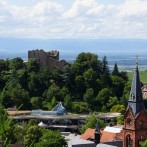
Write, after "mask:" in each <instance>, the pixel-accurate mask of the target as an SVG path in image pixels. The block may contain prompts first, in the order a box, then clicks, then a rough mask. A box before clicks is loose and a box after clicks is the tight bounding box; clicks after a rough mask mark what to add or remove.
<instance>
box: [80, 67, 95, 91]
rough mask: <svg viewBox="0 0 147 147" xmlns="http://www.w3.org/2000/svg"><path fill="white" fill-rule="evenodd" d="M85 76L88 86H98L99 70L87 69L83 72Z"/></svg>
mask: <svg viewBox="0 0 147 147" xmlns="http://www.w3.org/2000/svg"><path fill="white" fill-rule="evenodd" d="M83 77H84V80H85V86H86V87H87V88H94V87H95V86H96V84H97V83H96V80H95V79H97V78H98V77H97V72H96V71H94V70H93V69H92V68H89V69H88V70H87V71H85V72H84V73H83Z"/></svg>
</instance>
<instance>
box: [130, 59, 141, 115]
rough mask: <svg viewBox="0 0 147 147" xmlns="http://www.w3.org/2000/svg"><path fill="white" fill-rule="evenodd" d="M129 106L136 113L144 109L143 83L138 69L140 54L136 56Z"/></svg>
mask: <svg viewBox="0 0 147 147" xmlns="http://www.w3.org/2000/svg"><path fill="white" fill-rule="evenodd" d="M128 107H131V108H132V110H133V112H134V114H135V115H136V114H137V113H138V112H140V110H141V109H144V102H143V97H142V91H141V84H140V78H139V71H138V56H136V68H135V69H134V77H133V81H132V86H131V91H130V97H129V101H128Z"/></svg>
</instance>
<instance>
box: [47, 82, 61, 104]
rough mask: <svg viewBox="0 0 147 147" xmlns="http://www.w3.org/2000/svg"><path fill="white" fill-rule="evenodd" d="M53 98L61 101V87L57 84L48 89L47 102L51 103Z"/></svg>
mask: <svg viewBox="0 0 147 147" xmlns="http://www.w3.org/2000/svg"><path fill="white" fill-rule="evenodd" d="M53 97H56V99H57V100H58V101H60V100H61V99H60V97H61V95H60V87H59V86H58V85H57V84H55V83H52V84H51V86H50V87H49V88H48V90H47V93H46V101H47V102H50V101H51V100H52V98H53Z"/></svg>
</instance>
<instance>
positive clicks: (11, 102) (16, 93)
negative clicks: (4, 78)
mask: <svg viewBox="0 0 147 147" xmlns="http://www.w3.org/2000/svg"><path fill="white" fill-rule="evenodd" d="M2 104H3V105H4V106H5V107H14V106H16V107H17V108H19V107H20V106H21V105H22V104H23V105H22V107H21V109H29V107H30V101H29V93H28V92H27V91H26V90H24V89H22V88H21V87H20V85H16V86H15V87H11V85H9V86H8V87H7V90H5V91H4V92H3V95H2Z"/></svg>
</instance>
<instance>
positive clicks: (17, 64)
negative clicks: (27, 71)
mask: <svg viewBox="0 0 147 147" xmlns="http://www.w3.org/2000/svg"><path fill="white" fill-rule="evenodd" d="M23 67H24V63H23V60H22V58H20V57H17V58H13V59H11V60H10V69H15V70H18V69H22V68H23Z"/></svg>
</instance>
